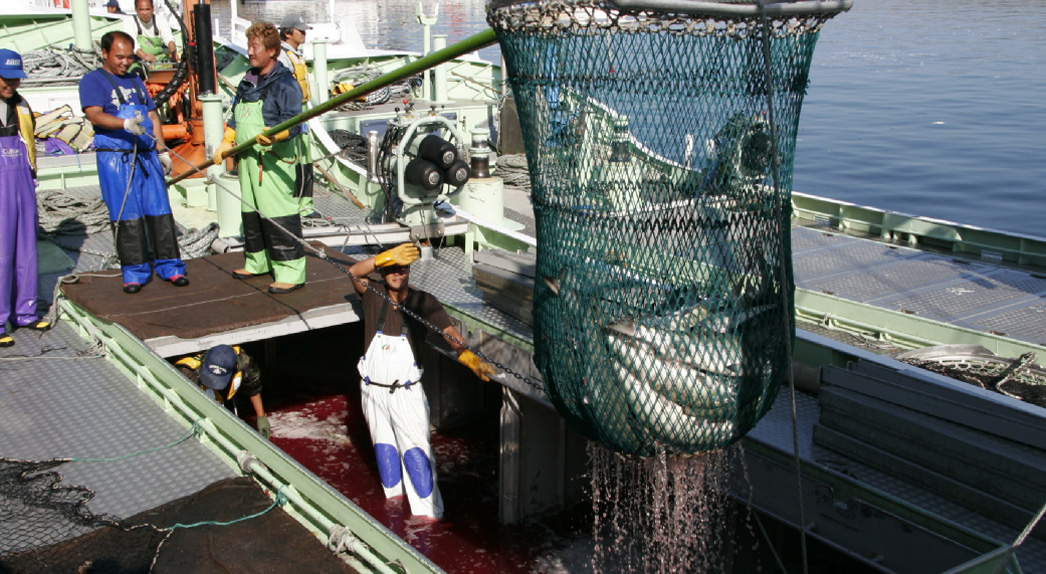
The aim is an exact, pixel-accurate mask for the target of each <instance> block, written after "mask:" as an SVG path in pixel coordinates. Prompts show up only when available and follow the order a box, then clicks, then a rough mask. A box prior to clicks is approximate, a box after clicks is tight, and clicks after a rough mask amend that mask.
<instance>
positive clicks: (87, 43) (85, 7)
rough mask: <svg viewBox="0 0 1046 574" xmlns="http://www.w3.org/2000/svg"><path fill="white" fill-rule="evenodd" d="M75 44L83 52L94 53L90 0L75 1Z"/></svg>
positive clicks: (73, 5) (73, 4)
mask: <svg viewBox="0 0 1046 574" xmlns="http://www.w3.org/2000/svg"><path fill="white" fill-rule="evenodd" d="M72 7H73V42H74V45H75V46H76V49H77V50H80V51H81V52H93V51H94V44H93V43H92V41H91V5H90V0H73V3H72Z"/></svg>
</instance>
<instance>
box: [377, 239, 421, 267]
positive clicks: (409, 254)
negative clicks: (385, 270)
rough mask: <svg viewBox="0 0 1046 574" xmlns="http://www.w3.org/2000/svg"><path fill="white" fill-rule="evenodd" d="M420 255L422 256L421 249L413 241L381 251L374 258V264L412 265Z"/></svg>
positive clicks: (381, 265) (382, 265)
mask: <svg viewBox="0 0 1046 574" xmlns="http://www.w3.org/2000/svg"><path fill="white" fill-rule="evenodd" d="M419 257H421V251H420V250H418V248H417V247H415V246H414V244H413V243H403V244H401V245H397V246H395V247H393V248H392V249H389V250H386V251H382V252H381V253H379V254H378V255H377V257H375V258H374V266H375V267H389V266H392V265H410V264H411V263H414V262H415V261H417V260H418V258H419Z"/></svg>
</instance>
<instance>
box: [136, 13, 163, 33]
mask: <svg viewBox="0 0 1046 574" xmlns="http://www.w3.org/2000/svg"><path fill="white" fill-rule="evenodd" d="M134 26H135V27H136V28H138V35H139V36H141V35H142V21H141V20H139V19H138V16H135V17H134ZM153 34H156V35H157V36H159V35H160V28H159V27H158V26H157V25H156V14H153Z"/></svg>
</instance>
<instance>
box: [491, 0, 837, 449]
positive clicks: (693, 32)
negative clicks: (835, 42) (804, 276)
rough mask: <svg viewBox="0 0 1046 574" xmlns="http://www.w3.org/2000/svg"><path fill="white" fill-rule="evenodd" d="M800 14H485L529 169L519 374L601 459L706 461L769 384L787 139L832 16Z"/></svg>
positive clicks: (744, 421) (778, 358)
mask: <svg viewBox="0 0 1046 574" xmlns="http://www.w3.org/2000/svg"><path fill="white" fill-rule="evenodd" d="M664 3H674V4H675V5H680V4H689V5H692V6H707V5H709V4H712V3H710V2H693V3H686V2H680V1H678V0H664ZM749 4H751V3H749ZM799 4H805V5H816V7H815V8H813V9H811V10H809V12H810V13H801V12H802V11H801V10H796V9H795V8H794V7H792V8H789V9H783V8H781V7H775V9H774V10H773V11H771V10H769V9H768V10H766V13H767V14H769V15H770V17H769V18H766V19H763V18H762V14H763V13H764V12H762V9H761V8H759V7H755V8H756V9H753V6H751V5H749V6H748V7H746V8H745V10H747V12H745V10H740V9H739V8H738V7H736V6H730V7H727V9H725V10H723V11H715V10H713V11H712V12H711V13H707V14H694V13H691V14H683V13H678V12H672V11H658V10H654V9H642V10H636V9H623V8H620V7H618V6H615V5H614V4H613V3H610V2H597V1H590V0H578V1H575V0H567V1H556V2H536V3H522V4H516V3H511V2H495V3H492V4H491V5H490V6H489V7H488V15H487V19H488V22H489V23H490V24H491V26H492V27H493V28H494V30H495V31H496V32H497V35H498V40H499V42H500V44H501V50H502V53H503V55H504V57H505V61H506V64H507V67H508V77H509V81H510V83H511V86H512V91H513V94H514V95H515V98H516V101H517V108H518V110H519V115H520V124H521V126H522V131H523V136H524V145H525V148H526V152H527V157H528V160H529V166H530V175H531V184H532V196H531V199H532V202H533V205H534V212H535V219H536V223H537V235H538V245H539V248H538V260H537V271H538V275H539V280H538V281H536V286H535V292H534V321H535V328H536V334H537V336H536V337H535V341H536V348H535V360H536V362H537V364H538V367H539V368H540V369H541V373H542V376H543V378H544V380H545V382H546V386H547V389H548V393H549V396H550V398H551V399H552V401H553V403H554V404H555V406H556V408H557V410H558V411H559V412H560V413H561V415H562V416H564V417H565V418H566V419H567V420H568V422H570V423H571V425H572V426H573V427H574V428H576V429H577V430H578V431H580V432H581V433H582V434H585V435H586V436H588V437H590V438H593V439H595V440H599V441H600V442H602V443H604V444H605V445H607V446H608V447H609V448H611V449H613V450H616V451H618V452H623V453H634V454H639V455H641V456H650V455H652V454H653V453H654V452H655V450H656V449H657V448H658V447H659V446H660V448H663V449H665V450H666V451H667V452H669V453H676V454H689V453H695V452H704V451H710V450H717V449H721V448H723V447H725V446H726V445H728V444H730V443H732V442H734V441H736V440H737V439H739V438H740V437H741V436H743V435H744V434H745V433H746V432H748V430H750V429H751V428H752V427H753V426H754V425H755V423H756V422H757V421H758V420H759V418H760V417H762V415H763V414H764V413H765V412H766V411H767V410H768V409H769V408H770V406H771V404H772V402H773V399H774V398H775V396H776V393H777V389H778V387H779V386H780V383H781V382H783V381H784V380H786V377H787V375H788V369H789V365H790V363H789V357H788V349H790V338H791V337H793V336H794V322H793V308H792V303H791V300H792V299H791V294H792V291H793V290H794V284H793V281H792V270H791V249H790V245H789V224H790V222H789V209H788V206H789V203H790V194H789V192H788V190H789V189H790V187H791V179H792V178H791V174H792V162H793V156H794V149H795V133H796V129H797V125H798V120H799V109H800V106H801V103H802V98H803V95H804V93H805V91H806V87H807V83H808V77H807V75H808V72H809V67H810V60H811V58H812V55H813V50H814V45H815V43H816V40H817V35H818V31H819V30H820V27H821V26H822V25H823V24H824V22H825V21H826V20H827V19H828V18H830V17H831V16H832V15H834V13H835V12H832V11H827V12H826V11H825V10H823V6H822V3H819V2H802V3H799ZM837 11H838V10H836V12H837ZM719 12H723V13H719ZM774 14H776V15H774ZM764 30H766V31H768V33H767V34H765V35H764V34H763V31H764ZM767 49H768V52H769V61H768V60H767V58H766V57H765V54H766V51H765V50H767ZM768 64H769V65H768ZM768 94H769V96H768ZM768 97H769V98H770V99H771V100H770V101H771V102H772V106H773V107H772V110H773V111H774V113H773V114H770V113H768V108H769V104H768ZM771 121H774V122H776V125H775V126H772V125H771ZM775 171H776V173H775Z"/></svg>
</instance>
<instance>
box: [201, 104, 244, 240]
mask: <svg viewBox="0 0 1046 574" xmlns="http://www.w3.org/2000/svg"><path fill="white" fill-rule="evenodd" d="M199 100H200V102H201V104H202V106H203V143H204V149H205V150H207V157H212V156H213V155H214V150H215V149H216V148H217V147H218V145H219V144H220V143H221V142H222V136H223V135H224V133H225V122H224V120H223V119H222V97H221V96H220V95H216V94H206V95H202V96H200V97H199ZM224 173H225V164H224V163H223V164H222V165H213V164H212V165H211V166H209V167H208V168H207V177H209V178H211V179H212V180H214V181H217V180H218V178H219V177H221V175H222V174H224ZM222 184H223V185H224V186H225V187H232V188H236V189H237V190H238V189H239V184H238V183H236V182H235V180H231V179H225V180H224V181H223V182H222ZM230 184H231V185H230ZM207 209H210V210H212V211H216V212H218V227H219V231H218V235H219V236H221V237H229V236H234V235H239V234H240V201H239V198H238V197H233V196H232V195H230V194H229V193H228V192H227V191H224V190H222V189H219V188H218V186H217V185H216V184H213V183H209V184H207Z"/></svg>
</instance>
